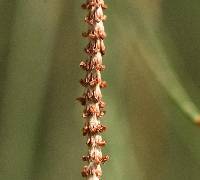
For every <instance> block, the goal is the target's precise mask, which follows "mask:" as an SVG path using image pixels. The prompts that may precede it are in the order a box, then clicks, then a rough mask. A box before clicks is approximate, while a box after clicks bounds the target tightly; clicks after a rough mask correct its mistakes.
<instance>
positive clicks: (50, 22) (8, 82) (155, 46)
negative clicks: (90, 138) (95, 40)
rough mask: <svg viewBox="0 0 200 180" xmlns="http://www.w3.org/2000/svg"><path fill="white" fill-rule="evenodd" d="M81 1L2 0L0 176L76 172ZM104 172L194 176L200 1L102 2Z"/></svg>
mask: <svg viewBox="0 0 200 180" xmlns="http://www.w3.org/2000/svg"><path fill="white" fill-rule="evenodd" d="M82 2H83V1H81V0H77V1H75V0H0V180H81V179H82V177H81V175H80V171H81V168H82V166H83V164H84V163H83V162H81V156H82V155H83V154H85V153H86V152H87V147H86V145H85V141H86V139H85V138H84V137H82V135H81V128H82V125H83V122H84V121H83V119H82V118H81V112H82V107H81V106H80V104H79V103H77V102H76V101H75V98H76V97H78V96H80V95H81V94H82V92H83V88H82V87H81V86H80V85H79V83H78V81H79V79H80V78H82V77H83V76H84V72H83V71H81V70H80V68H79V62H80V61H81V60H83V59H85V57H86V56H85V54H84V53H83V50H82V49H83V48H84V46H85V45H86V44H87V41H86V40H84V39H83V38H82V37H81V32H82V31H84V30H86V28H87V26H86V25H85V24H84V21H83V19H84V15H85V14H86V12H85V11H83V10H81V8H80V5H81V3H82ZM105 2H107V4H108V6H109V9H108V10H106V14H107V16H108V19H107V21H106V22H105V29H106V32H107V34H108V36H107V39H106V40H105V44H106V47H107V52H106V55H105V56H104V63H105V64H106V67H107V68H106V70H105V71H104V72H103V74H102V76H103V78H104V79H105V80H106V81H107V82H108V84H109V86H108V88H107V89H105V90H103V95H104V100H105V101H106V102H107V114H106V116H105V117H104V118H103V120H102V122H103V123H104V124H106V125H107V126H108V131H107V132H106V133H105V134H104V137H105V139H106V140H107V141H108V145H107V146H106V147H105V148H104V150H103V151H104V153H105V154H109V155H110V161H109V162H108V163H106V164H105V165H103V173H104V175H103V178H102V179H106V180H199V177H200V171H199V169H200V141H199V136H200V128H199V127H198V126H197V125H196V124H195V123H194V121H195V119H196V118H197V117H198V116H199V109H200V94H199V92H200V81H199V79H200V71H199V69H200V60H199V59H200V21H199V17H200V1H199V0H193V1H188V0H153V1H150V0H124V1H120V0H115V1H111V0H107V1H106V0H105Z"/></svg>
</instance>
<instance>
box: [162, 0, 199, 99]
mask: <svg viewBox="0 0 200 180" xmlns="http://www.w3.org/2000/svg"><path fill="white" fill-rule="evenodd" d="M199 7H200V1H199V0H193V1H188V0H183V1H182V0H177V1H174V0H163V1H162V6H161V12H162V19H161V22H162V24H161V25H162V29H163V30H164V31H165V33H167V35H168V36H169V38H170V39H171V41H172V43H173V45H174V47H175V48H176V51H177V52H178V55H179V56H180V58H179V59H176V61H174V60H173V58H172V59H171V61H172V62H171V63H172V64H173V65H174V66H175V69H176V71H177V72H178V73H179V76H180V78H181V79H182V81H183V83H184V84H185V88H186V89H187V91H188V92H189V93H190V95H191V96H193V99H194V101H197V103H200V101H199V100H197V99H199V98H197V97H199V96H198V94H199V93H198V92H199V89H200V81H199V79H200V71H199V67H200V61H199V59H200V23H199V17H200V8H199ZM195 99H196V100H195Z"/></svg>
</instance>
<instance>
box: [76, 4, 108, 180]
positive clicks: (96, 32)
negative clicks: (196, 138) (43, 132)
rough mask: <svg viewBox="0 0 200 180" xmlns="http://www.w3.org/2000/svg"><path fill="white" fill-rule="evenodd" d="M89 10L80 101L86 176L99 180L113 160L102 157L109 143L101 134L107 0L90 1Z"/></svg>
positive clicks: (89, 178) (89, 179) (83, 6)
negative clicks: (102, 73)
mask: <svg viewBox="0 0 200 180" xmlns="http://www.w3.org/2000/svg"><path fill="white" fill-rule="evenodd" d="M82 8H83V9H86V10H87V11H88V14H87V16H86V17H85V22H86V23H87V24H88V31H87V32H84V33H82V35H83V37H86V38H88V40H89V43H88V45H87V46H86V48H85V49H84V50H85V53H86V54H87V55H88V58H87V59H86V60H85V61H82V62H81V63H80V67H81V68H82V69H83V70H85V71H86V75H85V78H84V79H81V80H80V83H81V85H83V86H84V87H85V90H84V93H83V96H82V97H79V98H77V99H78V100H79V101H80V102H81V104H82V105H83V106H84V111H83V118H84V127H83V136H86V137H87V142H86V144H87V145H88V154H87V155H86V156H83V158H82V159H83V161H86V162H87V165H85V166H84V167H83V170H82V176H83V177H85V178H86V179H87V180H99V179H100V178H101V176H102V170H101V164H103V163H104V162H106V161H107V160H108V159H109V157H108V156H107V155H105V156H104V155H102V151H101V149H102V147H103V146H105V144H106V141H105V140H103V139H102V136H101V133H102V132H104V131H105V130H106V126H104V125H102V124H101V120H100V119H101V117H102V116H103V115H104V114H105V110H104V108H105V102H104V101H103V100H102V94H101V88H104V87H106V82H105V81H103V80H102V78H101V72H102V71H103V70H104V69H105V65H103V64H102V56H103V55H104V54H105V45H104V38H105V37H106V33H105V31H104V24H103V21H104V20H105V19H106V16H105V15H104V14H103V10H104V9H106V8H107V6H106V5H105V3H104V1H103V0H87V1H86V3H84V4H83V5H82Z"/></svg>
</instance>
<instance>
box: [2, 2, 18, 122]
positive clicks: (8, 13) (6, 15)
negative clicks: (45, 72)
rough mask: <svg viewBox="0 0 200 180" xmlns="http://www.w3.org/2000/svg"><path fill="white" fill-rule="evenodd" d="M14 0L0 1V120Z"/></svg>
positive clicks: (14, 10)
mask: <svg viewBox="0 0 200 180" xmlns="http://www.w3.org/2000/svg"><path fill="white" fill-rule="evenodd" d="M15 13H16V0H3V1H1V2H0V121H1V118H2V117H1V108H2V98H3V96H4V93H5V86H6V83H7V73H8V72H7V67H8V58H9V53H10V41H11V39H12V31H13V24H14V22H15Z"/></svg>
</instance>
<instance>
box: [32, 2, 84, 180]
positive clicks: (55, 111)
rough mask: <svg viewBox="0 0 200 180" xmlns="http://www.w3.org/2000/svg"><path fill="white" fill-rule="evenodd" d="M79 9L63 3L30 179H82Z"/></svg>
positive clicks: (70, 3) (74, 5) (71, 3)
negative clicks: (78, 105)
mask: <svg viewBox="0 0 200 180" xmlns="http://www.w3.org/2000/svg"><path fill="white" fill-rule="evenodd" d="M77 8H80V7H79V6H78V7H77V3H76V2H75V1H73V0H70V1H63V10H62V14H61V17H60V22H59V27H58V31H57V36H56V39H55V48H54V52H53V54H54V55H53V57H52V63H51V69H50V73H49V80H48V86H47V88H46V89H47V91H46V96H45V97H44V105H43V110H42V112H41V118H40V126H39V127H38V132H37V138H36V147H35V155H34V157H33V167H32V170H33V171H32V174H31V177H30V178H31V179H33V180H40V179H43V180H44V179H48V180H50V179H52V180H53V179H77V178H78V177H80V169H79V168H77V165H78V164H80V157H81V156H80V157H78V156H77V154H76V155H75V154H73V152H75V151H76V152H77V148H78V144H80V143H81V142H78V141H79V137H80V139H81V138H82V137H81V132H80V127H77V125H76V121H75V118H74V111H75V110H74V109H75V104H76V103H75V98H76V96H77V88H79V84H78V80H79V79H78V78H79V77H80V69H79V66H78V65H79V62H80V58H81V54H80V53H81V46H80V38H81V35H80V33H79V24H80V23H79V22H77V18H76V17H77V16H76V15H75V13H76V11H75V9H77ZM80 119H81V117H80ZM80 122H81V121H80ZM80 125H81V123H80ZM77 137H78V138H77ZM73 145H74V146H73ZM78 150H79V149H78ZM67 167H70V168H67ZM74 171H76V172H74ZM72 175H73V176H72ZM70 177H71V178H70ZM72 177H73V178H72Z"/></svg>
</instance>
